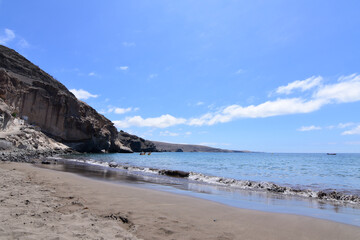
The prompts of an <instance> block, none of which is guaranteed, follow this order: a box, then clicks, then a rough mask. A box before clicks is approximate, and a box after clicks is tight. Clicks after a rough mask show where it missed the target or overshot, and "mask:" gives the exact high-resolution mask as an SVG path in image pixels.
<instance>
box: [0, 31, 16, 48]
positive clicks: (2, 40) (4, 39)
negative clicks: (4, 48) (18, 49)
mask: <svg viewBox="0 0 360 240" xmlns="http://www.w3.org/2000/svg"><path fill="white" fill-rule="evenodd" d="M4 33H5V35H0V44H3V45H6V44H7V43H9V42H11V41H12V40H14V39H15V36H16V35H15V32H14V31H13V30H11V29H8V28H5V30H4Z"/></svg>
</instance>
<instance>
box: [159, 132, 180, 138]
mask: <svg viewBox="0 0 360 240" xmlns="http://www.w3.org/2000/svg"><path fill="white" fill-rule="evenodd" d="M160 136H170V137H176V136H179V134H178V133H174V132H169V131H164V132H160Z"/></svg>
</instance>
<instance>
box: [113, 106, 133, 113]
mask: <svg viewBox="0 0 360 240" xmlns="http://www.w3.org/2000/svg"><path fill="white" fill-rule="evenodd" d="M131 110H132V108H131V107H129V108H115V109H114V113H116V114H124V113H127V112H130V111H131Z"/></svg>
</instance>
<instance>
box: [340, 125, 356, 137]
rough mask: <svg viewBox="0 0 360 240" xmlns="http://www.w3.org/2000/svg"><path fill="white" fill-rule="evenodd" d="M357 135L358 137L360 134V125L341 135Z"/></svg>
mask: <svg viewBox="0 0 360 240" xmlns="http://www.w3.org/2000/svg"><path fill="white" fill-rule="evenodd" d="M355 134H356V135H358V134H360V125H358V126H356V127H355V128H353V129H350V130H348V131H345V132H343V133H341V135H355Z"/></svg>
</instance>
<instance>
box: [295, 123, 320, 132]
mask: <svg viewBox="0 0 360 240" xmlns="http://www.w3.org/2000/svg"><path fill="white" fill-rule="evenodd" d="M314 130H321V127H317V126H314V125H311V126H303V127H301V128H299V129H298V131H301V132H305V131H314Z"/></svg>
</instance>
